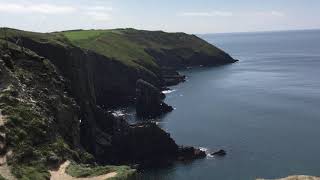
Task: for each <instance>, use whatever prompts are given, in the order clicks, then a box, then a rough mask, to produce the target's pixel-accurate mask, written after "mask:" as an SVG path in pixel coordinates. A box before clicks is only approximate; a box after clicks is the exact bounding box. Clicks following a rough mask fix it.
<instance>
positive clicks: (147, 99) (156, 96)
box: [136, 79, 173, 118]
mask: <svg viewBox="0 0 320 180" xmlns="http://www.w3.org/2000/svg"><path fill="white" fill-rule="evenodd" d="M163 96H164V94H163V93H161V91H160V90H159V89H158V88H156V87H155V86H153V85H152V84H150V83H148V82H146V81H144V80H142V79H139V80H138V81H137V83H136V112H137V115H138V116H140V117H147V118H152V117H156V116H159V115H161V114H163V113H166V112H170V111H172V110H173V108H172V107H171V106H169V105H167V104H166V103H164V102H163V101H162V99H163Z"/></svg>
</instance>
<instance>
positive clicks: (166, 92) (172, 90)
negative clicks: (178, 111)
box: [162, 89, 176, 94]
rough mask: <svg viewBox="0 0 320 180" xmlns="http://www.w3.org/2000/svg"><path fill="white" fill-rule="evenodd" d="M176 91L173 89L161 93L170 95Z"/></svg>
mask: <svg viewBox="0 0 320 180" xmlns="http://www.w3.org/2000/svg"><path fill="white" fill-rule="evenodd" d="M175 91H176V90H175V89H169V90H164V91H162V93H163V94H170V93H172V92H175Z"/></svg>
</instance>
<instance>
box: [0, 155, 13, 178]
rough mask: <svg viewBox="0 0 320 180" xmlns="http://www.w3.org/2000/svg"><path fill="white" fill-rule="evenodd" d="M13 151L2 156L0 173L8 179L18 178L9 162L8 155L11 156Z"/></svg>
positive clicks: (0, 158) (0, 157)
mask: <svg viewBox="0 0 320 180" xmlns="http://www.w3.org/2000/svg"><path fill="white" fill-rule="evenodd" d="M11 154H12V151H9V152H8V153H7V154H6V155H3V156H0V174H1V175H2V176H3V177H4V178H6V179H7V180H16V179H17V178H15V177H14V176H13V175H12V174H11V171H10V167H9V166H8V164H7V156H11Z"/></svg>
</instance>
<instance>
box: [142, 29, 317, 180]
mask: <svg viewBox="0 0 320 180" xmlns="http://www.w3.org/2000/svg"><path fill="white" fill-rule="evenodd" d="M201 37H202V38H204V39H205V40H207V41H209V42H210V43H213V44H215V45H217V46H218V47H220V48H222V49H224V50H225V51H227V52H228V53H230V54H231V55H232V56H233V57H234V58H236V59H239V60H240V61H239V62H238V63H235V64H231V65H226V66H220V67H214V68H194V69H191V70H187V71H183V72H182V73H183V74H185V75H186V76H187V77H188V79H187V82H185V83H182V84H179V85H177V86H174V87H172V89H173V90H174V91H172V92H167V98H166V102H167V103H168V104H170V105H172V106H174V108H175V110H174V111H173V112H172V113H169V114H167V115H165V116H164V117H163V118H162V119H160V121H159V124H160V126H161V127H163V128H164V129H165V130H167V131H168V132H169V133H170V134H171V136H172V137H173V138H174V139H175V140H176V142H177V143H178V144H184V145H193V146H197V147H205V148H208V149H209V150H215V149H225V150H226V151H227V153H228V154H227V156H225V157H223V158H215V157H207V158H205V159H202V160H197V161H194V162H191V163H177V164H175V165H173V166H171V167H168V168H165V169H158V170H148V171H146V172H144V173H143V178H142V179H150V180H152V179H163V180H251V179H256V178H259V177H263V178H278V177H284V176H288V175H293V174H308V175H318V176H320V31H316V30H314V31H288V32H268V33H236V34H213V35H202V36H201Z"/></svg>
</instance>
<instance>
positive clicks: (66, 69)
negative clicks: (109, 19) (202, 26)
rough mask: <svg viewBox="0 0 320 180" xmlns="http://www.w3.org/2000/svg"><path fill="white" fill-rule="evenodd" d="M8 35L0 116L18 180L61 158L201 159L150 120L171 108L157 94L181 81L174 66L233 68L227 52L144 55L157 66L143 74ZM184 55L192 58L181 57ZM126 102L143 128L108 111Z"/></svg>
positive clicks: (39, 38)
mask: <svg viewBox="0 0 320 180" xmlns="http://www.w3.org/2000/svg"><path fill="white" fill-rule="evenodd" d="M8 31H9V32H8V34H7V36H8V37H6V38H5V39H2V40H0V62H1V63H0V69H1V72H0V74H1V76H0V87H1V89H9V90H8V91H1V92H0V94H1V98H0V105H1V112H2V115H4V116H5V117H7V118H8V123H7V124H5V125H3V126H5V128H4V129H5V132H4V133H5V134H6V138H5V140H1V142H5V147H6V148H5V149H12V152H13V155H12V159H11V160H10V163H11V164H12V165H13V166H14V169H15V171H14V174H15V175H16V176H19V177H21V178H22V177H27V176H29V175H30V173H29V170H30V169H31V170H32V174H33V175H34V174H37V176H38V177H43V178H39V179H46V178H45V177H47V176H49V171H48V170H49V168H52V167H57V166H59V164H61V163H62V162H64V161H65V160H71V161H75V162H77V163H89V164H95V163H98V164H100V165H106V164H116V165H121V164H128V165H136V164H140V167H151V166H163V165H168V164H171V163H173V162H175V161H179V160H180V161H188V160H193V159H197V158H203V157H205V156H206V154H205V152H204V151H201V150H200V149H198V148H195V147H188V146H179V145H177V144H176V142H175V141H174V140H173V139H172V138H171V137H170V134H168V133H167V132H165V131H164V130H163V129H161V128H160V127H159V126H157V125H156V124H155V123H152V122H148V121H149V120H150V119H152V118H156V117H158V116H160V115H162V114H164V113H167V112H170V111H172V110H173V108H172V107H171V106H170V105H167V104H165V103H164V102H163V100H164V98H165V95H164V94H163V93H162V92H161V91H162V90H163V89H166V88H167V87H168V86H170V85H175V84H178V83H180V82H183V81H184V79H185V76H183V75H180V74H179V73H178V72H177V70H178V69H179V68H185V67H187V66H199V65H204V66H214V65H221V64H227V63H233V62H235V60H234V59H232V58H231V57H230V56H229V55H228V54H226V53H224V52H223V51H221V50H218V52H219V54H217V55H216V56H214V55H210V54H206V53H199V52H200V51H199V52H193V51H195V50H194V49H192V48H194V47H192V48H191V47H190V48H189V49H188V48H184V49H180V47H177V52H175V51H174V49H172V50H170V51H168V50H165V49H162V50H161V54H156V53H154V52H153V53H150V54H149V56H150V57H153V58H154V59H155V60H154V61H155V62H153V63H157V66H156V68H154V67H153V68H147V66H146V67H143V66H142V65H139V64H138V65H137V64H135V66H132V65H127V64H125V63H122V62H121V61H117V60H114V59H112V58H110V57H107V56H105V55H102V54H99V53H97V52H94V51H91V50H87V49H83V48H80V47H77V46H75V45H72V44H70V43H69V41H67V40H66V39H65V37H64V36H61V35H57V34H55V33H52V34H50V33H47V34H42V33H33V32H24V31H19V30H10V29H9V30H8ZM138 32H139V31H138ZM144 33H146V32H145V31H142V32H141V34H142V35H145V34H144ZM152 33H159V32H152ZM161 33H162V32H161ZM161 35H162V36H163V38H165V37H166V36H172V37H171V39H177V41H178V42H179V39H180V37H181V36H182V37H187V38H189V39H191V40H193V41H197V43H198V44H199V43H200V44H201V43H204V44H205V45H206V46H209V47H210V48H212V49H213V50H217V49H215V48H214V47H213V46H212V47H211V45H209V44H207V43H205V42H204V41H201V40H199V39H198V38H195V37H193V36H191V35H187V34H183V33H180V34H173V35H170V34H161ZM0 37H1V34H0ZM198 41H200V42H198ZM17 42H19V43H17ZM182 43H183V44H184V42H182ZM201 47H202V46H201ZM186 51H192V53H193V55H192V56H190V57H184V54H179V53H178V52H186ZM213 52H215V51H213ZM209 53H211V51H210V52H209ZM189 54H190V53H189ZM169 60H170V61H169ZM151 64H152V63H151ZM129 104H135V105H136V111H137V114H138V115H139V116H142V117H143V118H145V119H146V122H144V123H138V124H134V125H130V124H129V123H128V122H127V120H126V119H124V118H122V117H117V116H115V115H113V114H112V113H111V112H110V111H109V110H110V109H111V108H113V107H119V106H126V105H129ZM3 110H4V111H3ZM1 129H3V128H1ZM8 139H9V140H8ZM5 149H3V150H4V151H5ZM35 152H36V153H35ZM4 153H5V152H4ZM35 164H36V166H35Z"/></svg>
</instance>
